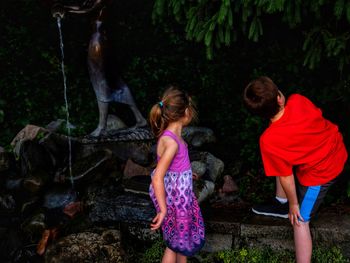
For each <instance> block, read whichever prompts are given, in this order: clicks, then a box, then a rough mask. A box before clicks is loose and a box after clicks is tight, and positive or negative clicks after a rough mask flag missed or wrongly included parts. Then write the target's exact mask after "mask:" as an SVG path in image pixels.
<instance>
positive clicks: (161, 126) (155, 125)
mask: <svg viewBox="0 0 350 263" xmlns="http://www.w3.org/2000/svg"><path fill="white" fill-rule="evenodd" d="M162 103H163V102H159V103H157V104H154V105H153V107H152V109H151V112H150V114H149V122H150V125H151V129H152V132H153V134H154V135H155V136H156V137H157V138H158V137H159V136H160V135H161V134H162V133H163V131H164V130H165V128H166V127H167V125H166V120H165V118H164V117H163V116H162V107H163V104H162Z"/></svg>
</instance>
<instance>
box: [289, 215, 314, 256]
mask: <svg viewBox="0 0 350 263" xmlns="http://www.w3.org/2000/svg"><path fill="white" fill-rule="evenodd" d="M293 229H294V244H295V254H296V262H297V263H310V262H311V255H312V238H311V233H310V227H309V222H306V223H303V222H300V225H299V226H298V225H294V226H293Z"/></svg>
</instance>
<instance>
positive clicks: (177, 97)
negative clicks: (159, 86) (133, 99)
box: [149, 85, 197, 138]
mask: <svg viewBox="0 0 350 263" xmlns="http://www.w3.org/2000/svg"><path fill="white" fill-rule="evenodd" d="M186 109H187V111H188V114H189V117H190V119H196V118H197V112H196V109H195V105H194V103H193V101H192V99H191V97H190V96H188V94H187V93H186V92H184V91H182V90H180V89H179V88H178V87H177V86H174V85H171V86H169V87H168V88H167V89H166V90H165V92H164V94H163V97H162V99H161V101H160V102H158V103H156V104H154V105H153V107H152V109H151V112H150V114H149V122H150V125H151V129H152V131H153V133H154V135H155V136H156V137H157V138H158V137H159V136H160V135H161V134H162V133H163V132H164V130H165V129H166V128H167V127H168V125H169V123H171V122H175V121H178V120H179V119H181V118H182V117H184V116H185V114H186Z"/></svg>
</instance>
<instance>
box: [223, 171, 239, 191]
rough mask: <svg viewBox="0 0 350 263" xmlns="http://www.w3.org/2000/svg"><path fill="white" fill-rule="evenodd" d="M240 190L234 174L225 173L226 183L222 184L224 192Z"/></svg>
mask: <svg viewBox="0 0 350 263" xmlns="http://www.w3.org/2000/svg"><path fill="white" fill-rule="evenodd" d="M237 191H238V186H237V184H236V182H235V181H234V180H233V178H232V176H230V175H225V176H224V184H223V186H222V192H223V193H233V192H237Z"/></svg>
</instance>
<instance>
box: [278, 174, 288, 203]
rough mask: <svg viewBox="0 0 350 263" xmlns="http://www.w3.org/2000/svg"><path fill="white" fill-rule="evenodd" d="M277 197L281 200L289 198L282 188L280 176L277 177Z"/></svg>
mask: <svg viewBox="0 0 350 263" xmlns="http://www.w3.org/2000/svg"><path fill="white" fill-rule="evenodd" d="M276 196H278V197H280V198H287V195H286V193H285V192H284V190H283V188H282V185H281V182H280V178H279V176H276Z"/></svg>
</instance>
